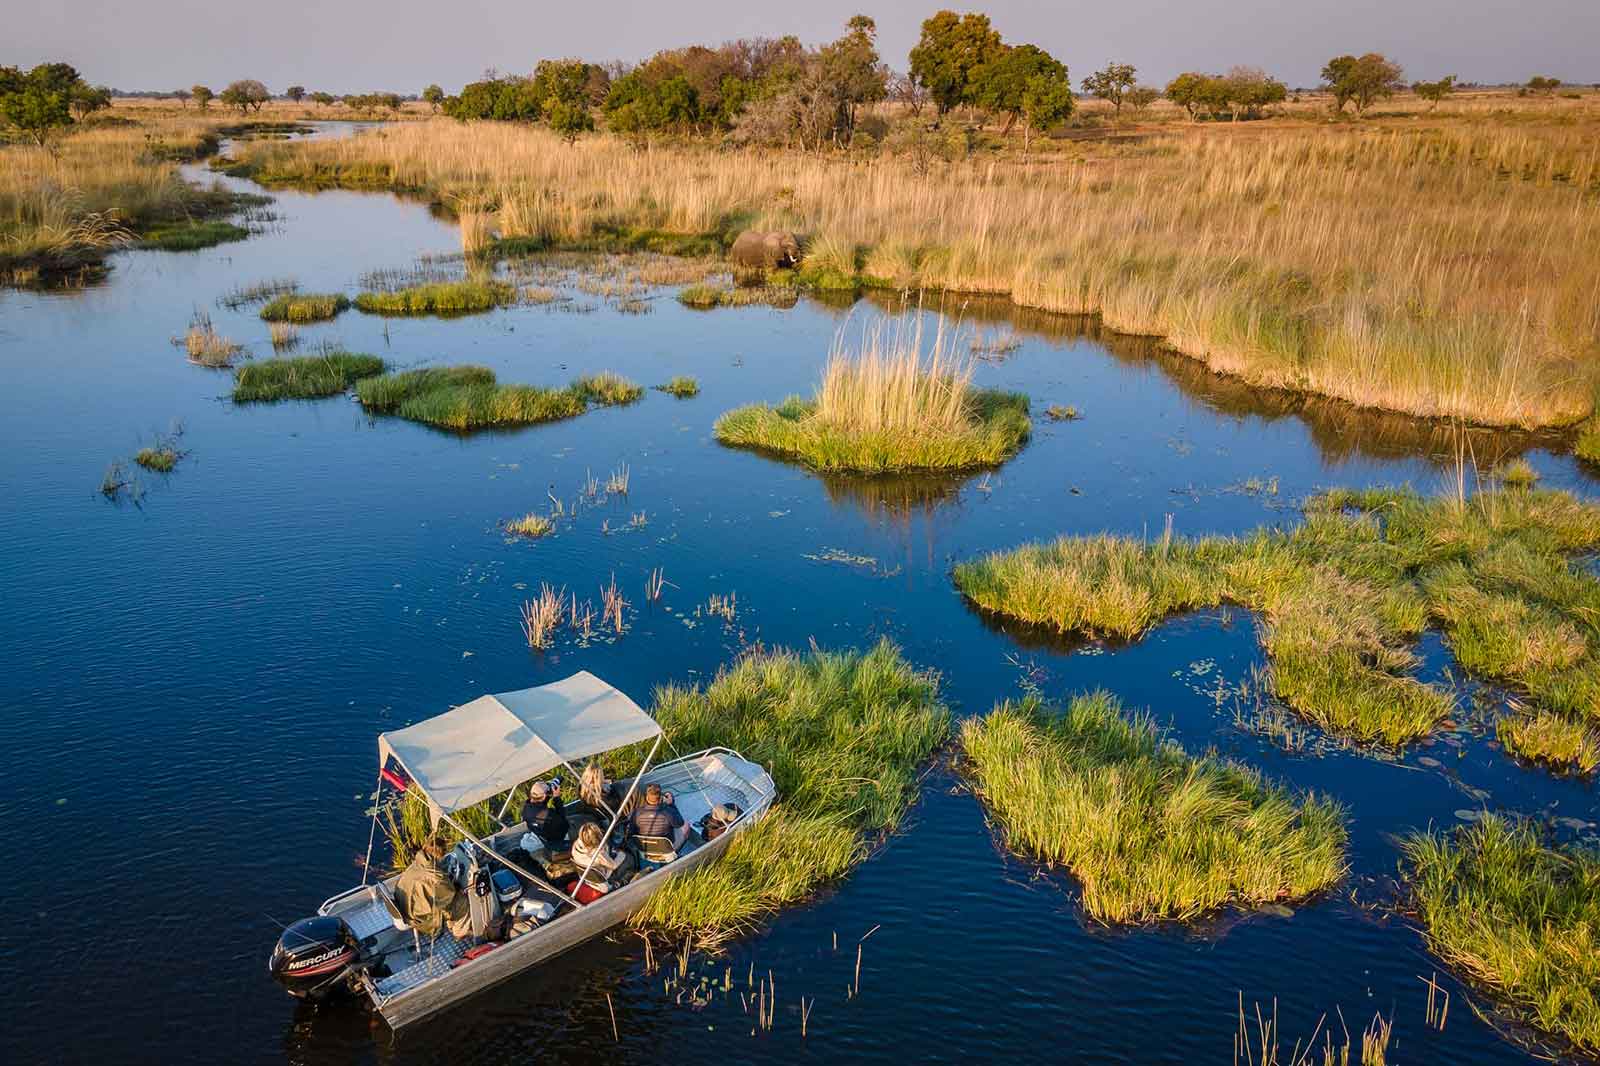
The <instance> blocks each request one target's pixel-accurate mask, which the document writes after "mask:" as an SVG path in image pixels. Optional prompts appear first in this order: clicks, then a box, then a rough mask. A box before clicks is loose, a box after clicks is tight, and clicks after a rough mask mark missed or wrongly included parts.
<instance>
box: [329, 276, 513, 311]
mask: <svg viewBox="0 0 1600 1066" xmlns="http://www.w3.org/2000/svg"><path fill="white" fill-rule="evenodd" d="M516 297H517V290H516V287H515V286H512V285H508V284H506V283H504V282H500V281H470V280H469V281H438V282H430V283H428V284H425V285H414V286H412V287H410V288H406V289H397V290H395V291H393V292H363V293H361V294H359V295H358V296H357V297H356V308H357V309H358V310H361V311H365V312H367V313H368V314H375V315H464V314H471V313H472V312H475V311H488V310H491V309H493V308H496V307H499V306H500V305H501V304H508V303H513V302H515V300H516Z"/></svg>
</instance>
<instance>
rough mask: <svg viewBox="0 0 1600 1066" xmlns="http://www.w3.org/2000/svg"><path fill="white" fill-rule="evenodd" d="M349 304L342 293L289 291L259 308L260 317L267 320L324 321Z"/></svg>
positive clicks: (348, 300) (347, 298)
mask: <svg viewBox="0 0 1600 1066" xmlns="http://www.w3.org/2000/svg"><path fill="white" fill-rule="evenodd" d="M349 306H350V299H349V297H347V296H345V295H344V293H339V292H304V293H299V292H290V293H283V294H281V295H279V296H276V297H274V298H273V299H272V300H270V301H269V302H268V303H267V305H266V306H265V307H263V308H262V309H261V318H262V319H263V320H264V321H267V322H326V321H328V320H329V319H330V318H333V317H335V316H337V315H338V314H339V313H340V312H341V311H344V310H346V309H347V308H349Z"/></svg>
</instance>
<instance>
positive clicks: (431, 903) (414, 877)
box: [394, 836, 472, 939]
mask: <svg viewBox="0 0 1600 1066" xmlns="http://www.w3.org/2000/svg"><path fill="white" fill-rule="evenodd" d="M449 850H450V844H449V842H448V841H446V840H445V839H444V838H443V837H437V836H436V837H434V838H433V839H432V840H429V841H428V842H427V843H425V844H423V845H422V847H421V848H420V849H418V851H417V854H416V856H415V857H414V858H413V859H412V860H411V865H410V866H407V867H406V869H405V872H404V873H402V874H401V875H400V880H399V881H397V882H395V886H394V887H395V897H396V899H395V902H396V903H397V904H398V905H399V907H400V913H401V914H403V915H404V916H405V919H406V921H407V922H409V923H410V924H411V927H412V928H413V929H415V930H416V931H417V932H419V933H421V934H422V935H424V936H438V935H439V934H440V933H441V932H443V931H444V930H445V928H446V927H448V928H449V930H450V932H451V933H452V934H453V935H455V936H457V937H460V938H462V939H466V938H467V937H468V936H469V935H470V934H471V932H472V915H471V913H470V908H469V907H468V905H467V897H466V895H465V894H464V893H462V891H461V890H460V889H459V888H457V887H456V883H455V882H454V881H452V880H451V879H450V876H449V875H448V874H446V873H445V872H444V870H442V869H440V865H439V864H440V863H441V862H442V861H443V860H444V857H445V854H446V853H447V852H448V851H449Z"/></svg>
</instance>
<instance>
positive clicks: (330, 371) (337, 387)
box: [233, 349, 384, 403]
mask: <svg viewBox="0 0 1600 1066" xmlns="http://www.w3.org/2000/svg"><path fill="white" fill-rule="evenodd" d="M383 370H384V363H383V360H382V359H380V358H378V357H377V356H375V355H364V354H360V353H357V352H347V351H343V350H339V349H335V350H331V351H326V352H322V353H321V354H319V355H305V356H300V357H298V358H292V359H290V358H284V359H263V360H261V361H259V362H255V363H250V364H248V365H247V366H242V367H240V368H239V369H238V371H236V372H235V374H234V382H233V402H234V403H267V402H272V401H276V400H309V399H316V398H318V397H322V396H335V395H338V394H339V393H341V392H344V391H346V390H348V389H349V388H350V386H351V385H353V384H355V383H356V382H358V381H360V380H361V379H363V378H370V377H373V376H374V375H377V374H381V373H383Z"/></svg>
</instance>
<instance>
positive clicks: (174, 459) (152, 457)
mask: <svg viewBox="0 0 1600 1066" xmlns="http://www.w3.org/2000/svg"><path fill="white" fill-rule="evenodd" d="M182 457H183V453H182V452H180V451H178V449H176V448H174V447H172V446H171V445H167V444H157V445H153V446H150V447H145V448H140V449H139V450H138V451H137V452H135V453H134V456H133V461H134V462H136V463H138V464H139V465H140V466H142V467H144V468H145V469H146V470H153V471H155V472H156V473H158V474H170V473H171V472H172V468H173V467H175V466H177V465H178V460H179V459H181V458H182Z"/></svg>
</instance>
